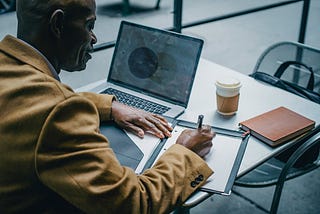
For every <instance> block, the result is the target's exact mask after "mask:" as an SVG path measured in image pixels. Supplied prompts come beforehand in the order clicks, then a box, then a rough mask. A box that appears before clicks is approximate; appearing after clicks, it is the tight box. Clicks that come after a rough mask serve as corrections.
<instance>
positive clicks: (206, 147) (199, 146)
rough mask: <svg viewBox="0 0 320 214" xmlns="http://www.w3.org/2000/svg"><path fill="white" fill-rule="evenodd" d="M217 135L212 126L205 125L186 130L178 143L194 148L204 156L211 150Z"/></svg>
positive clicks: (194, 150)
mask: <svg viewBox="0 0 320 214" xmlns="http://www.w3.org/2000/svg"><path fill="white" fill-rule="evenodd" d="M215 135H216V134H215V133H214V132H213V131H212V130H211V127H210V126H208V125H203V126H202V128H199V129H194V130H190V129H186V130H184V131H183V132H182V133H181V135H180V136H179V137H178V139H177V142H176V143H177V144H180V145H182V146H184V147H186V148H188V149H190V150H192V151H193V152H195V153H196V154H198V155H199V156H200V157H202V158H203V157H204V156H206V155H207V154H208V153H209V152H210V149H211V147H212V139H213V137H214V136H215Z"/></svg>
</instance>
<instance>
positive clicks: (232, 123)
mask: <svg viewBox="0 0 320 214" xmlns="http://www.w3.org/2000/svg"><path fill="white" fill-rule="evenodd" d="M223 75H225V76H232V77H235V78H237V79H239V80H240V81H241V83H242V87H241V90H240V100H239V109H238V112H237V114H235V115H234V116H221V115H219V114H218V113H217V112H216V109H217V106H216V94H215V85H214V83H215V81H216V80H217V79H218V78H219V77H221V76H223ZM279 106H285V107H287V108H289V109H292V110H293V111H296V112H299V113H300V114H302V115H304V116H306V117H308V118H310V119H313V120H315V121H316V125H318V124H319V123H320V117H319V114H320V106H319V104H316V103H314V102H311V101H309V100H306V99H304V98H301V97H299V96H296V95H294V94H291V93H289V92H287V91H284V90H281V89H279V88H276V87H273V86H270V85H267V84H264V83H262V82H259V81H257V80H255V79H254V78H251V77H249V76H247V75H244V74H242V73H239V72H237V71H234V70H232V69H229V68H226V67H224V66H221V65H218V64H216V63H213V62H211V61H209V60H205V59H201V60H200V63H199V66H198V70H197V74H196V77H195V82H194V86H193V89H192V93H191V95H190V101H189V104H188V108H187V109H186V112H185V113H184V114H183V115H182V116H181V117H180V119H183V120H191V121H196V119H197V116H198V115H199V114H203V115H204V123H207V124H210V125H213V126H218V127H224V128H228V129H237V128H238V123H239V122H241V121H243V120H246V119H248V118H251V117H253V116H256V115H258V114H261V113H264V112H266V111H269V110H271V109H274V108H276V107H279ZM306 106H308V107H307V108H306ZM290 144H292V142H290V143H287V144H284V145H282V146H280V147H277V148H275V149H274V148H271V147H269V146H267V145H266V144H264V143H262V142H260V141H259V140H257V139H255V138H253V137H251V138H250V139H249V142H248V145H247V149H246V152H245V154H244V157H243V159H242V163H241V166H240V169H239V172H238V176H240V175H243V174H245V173H247V172H249V171H250V170H252V169H254V168H255V167H256V166H258V165H259V164H261V163H263V162H264V161H266V160H268V159H269V158H270V157H273V156H275V155H276V154H278V153H280V152H281V151H283V150H284V149H286V148H287V147H288V146H290ZM210 195H211V194H209V193H205V192H201V191H198V192H197V193H196V194H194V195H193V196H191V197H190V198H189V199H188V200H187V201H186V202H185V204H184V206H185V207H193V206H195V205H196V204H198V203H200V202H201V201H203V200H204V199H206V198H207V197H209V196H210Z"/></svg>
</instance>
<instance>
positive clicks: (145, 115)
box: [79, 92, 172, 138]
mask: <svg viewBox="0 0 320 214" xmlns="http://www.w3.org/2000/svg"><path fill="white" fill-rule="evenodd" d="M79 94H80V95H82V96H84V97H86V98H87V99H89V100H90V101H91V102H93V103H94V104H95V106H96V107H97V109H98V112H99V117H100V120H101V121H107V120H114V121H115V122H116V123H117V124H118V125H119V126H120V127H122V128H123V129H126V130H127V131H130V132H133V133H134V134H136V135H137V136H139V137H142V138H143V136H144V133H145V132H149V133H151V134H153V135H155V136H157V137H159V138H164V137H170V136H171V133H170V132H171V131H172V128H171V127H170V125H169V124H168V122H167V121H166V119H165V118H163V117H162V116H160V115H156V114H151V113H149V112H146V111H143V110H140V109H136V108H133V107H129V106H127V105H124V104H121V103H119V102H117V101H116V97H115V96H113V95H106V94H95V93H90V92H83V93H79Z"/></svg>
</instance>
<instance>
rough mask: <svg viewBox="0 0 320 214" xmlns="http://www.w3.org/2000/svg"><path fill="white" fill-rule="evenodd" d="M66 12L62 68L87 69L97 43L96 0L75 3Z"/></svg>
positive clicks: (61, 55) (70, 69)
mask: <svg viewBox="0 0 320 214" xmlns="http://www.w3.org/2000/svg"><path fill="white" fill-rule="evenodd" d="M75 2H76V3H73V4H72V5H71V6H70V7H68V9H67V10H66V11H64V12H65V19H64V25H63V30H62V34H61V38H60V39H61V46H62V47H61V51H60V56H59V61H60V62H61V63H60V64H61V68H62V69H64V70H67V71H79V70H83V69H85V68H86V64H87V62H88V60H89V59H91V55H90V52H92V50H93V44H95V43H96V42H97V39H96V36H95V35H94V33H93V31H92V30H93V28H94V24H95V20H96V14H95V10H96V5H95V1H94V0H82V1H80V0H79V1H75Z"/></svg>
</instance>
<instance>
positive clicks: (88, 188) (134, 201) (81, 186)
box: [35, 96, 212, 213]
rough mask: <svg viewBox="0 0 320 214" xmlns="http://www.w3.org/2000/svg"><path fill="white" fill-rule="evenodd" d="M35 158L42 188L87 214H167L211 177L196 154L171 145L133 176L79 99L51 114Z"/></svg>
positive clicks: (88, 105)
mask: <svg viewBox="0 0 320 214" xmlns="http://www.w3.org/2000/svg"><path fill="white" fill-rule="evenodd" d="M35 156H36V157H35V163H36V165H35V166H36V172H37V175H38V177H39V179H40V180H41V181H42V183H44V184H45V185H46V186H48V187H49V188H50V189H52V190H53V191H55V192H56V193H58V194H59V195H61V196H62V197H63V198H64V199H66V200H67V201H69V202H70V203H72V204H73V205H75V206H76V207H78V208H79V209H81V210H83V211H85V212H87V213H116V212H121V213H168V212H170V211H172V210H173V209H174V206H176V205H179V204H181V203H183V202H184V201H185V200H186V199H187V198H188V197H189V196H190V194H191V193H193V192H194V191H195V190H196V188H197V187H199V186H200V185H202V184H204V182H205V181H206V179H207V178H208V177H209V176H210V175H211V174H212V171H211V169H210V168H209V167H208V166H207V164H206V163H205V161H203V160H202V159H201V158H200V157H198V156H197V155H196V154H195V153H193V152H192V151H190V150H188V149H186V148H184V147H183V146H180V145H174V146H172V147H171V148H170V149H168V150H167V151H166V152H165V153H164V155H163V156H162V157H161V158H160V159H159V160H158V161H157V163H156V164H155V166H154V167H153V168H151V169H149V170H147V171H145V172H144V173H143V174H142V175H136V174H135V172H134V171H133V170H131V169H130V168H126V167H123V166H121V165H120V164H119V162H118V160H117V159H116V157H115V155H114V153H113V151H112V149H111V148H110V147H109V143H108V141H107V139H106V138H105V137H104V136H103V135H101V134H100V133H99V119H98V112H97V108H96V107H95V106H94V104H92V102H90V101H88V100H87V99H84V98H83V97H81V96H73V97H70V98H68V99H66V100H64V101H63V102H61V103H59V104H58V105H57V106H56V107H55V108H54V109H53V110H52V112H51V113H50V115H49V116H48V117H47V120H46V122H45V124H44V126H43V129H42V131H41V133H40V137H39V140H38V144H37V147H36V153H35ZM195 184H196V185H195Z"/></svg>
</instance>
